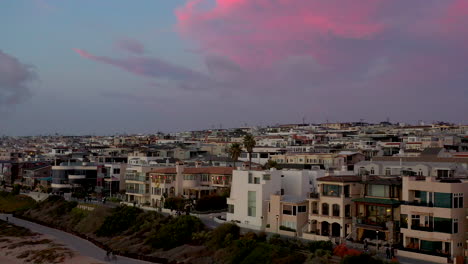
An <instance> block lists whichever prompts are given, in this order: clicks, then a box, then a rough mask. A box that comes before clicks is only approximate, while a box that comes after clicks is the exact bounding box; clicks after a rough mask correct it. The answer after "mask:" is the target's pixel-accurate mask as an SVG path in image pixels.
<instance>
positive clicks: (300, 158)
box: [271, 153, 364, 170]
mask: <svg viewBox="0 0 468 264" xmlns="http://www.w3.org/2000/svg"><path fill="white" fill-rule="evenodd" d="M363 157H364V156H363ZM271 159H272V160H273V161H275V162H276V163H278V164H280V166H281V167H288V165H305V167H307V165H309V166H313V165H315V166H320V168H322V169H332V170H334V169H336V170H341V169H343V168H345V167H347V156H346V155H338V154H335V153H290V154H289V153H288V154H283V155H274V156H272V157H271ZM363 159H364V158H363Z"/></svg>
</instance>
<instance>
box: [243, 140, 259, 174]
mask: <svg viewBox="0 0 468 264" xmlns="http://www.w3.org/2000/svg"><path fill="white" fill-rule="evenodd" d="M255 144H257V142H255V138H254V137H253V136H252V134H247V135H245V136H244V147H245V149H246V150H247V152H248V153H249V169H251V167H252V152H253V148H254V147H255Z"/></svg>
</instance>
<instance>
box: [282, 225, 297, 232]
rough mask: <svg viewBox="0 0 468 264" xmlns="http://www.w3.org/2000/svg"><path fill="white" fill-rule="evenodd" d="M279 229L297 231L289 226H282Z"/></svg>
mask: <svg viewBox="0 0 468 264" xmlns="http://www.w3.org/2000/svg"><path fill="white" fill-rule="evenodd" d="M279 229H280V230H284V231H290V232H296V229H292V228H289V227H287V226H280V227H279Z"/></svg>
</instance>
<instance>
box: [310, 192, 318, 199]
mask: <svg viewBox="0 0 468 264" xmlns="http://www.w3.org/2000/svg"><path fill="white" fill-rule="evenodd" d="M319 198H320V194H319V193H309V199H319Z"/></svg>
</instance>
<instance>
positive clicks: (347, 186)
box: [344, 185, 350, 197]
mask: <svg viewBox="0 0 468 264" xmlns="http://www.w3.org/2000/svg"><path fill="white" fill-rule="evenodd" d="M344 196H345V197H350V194H349V185H345V186H344Z"/></svg>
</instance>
